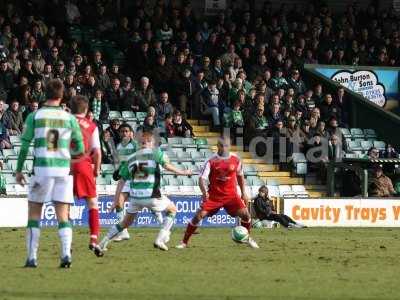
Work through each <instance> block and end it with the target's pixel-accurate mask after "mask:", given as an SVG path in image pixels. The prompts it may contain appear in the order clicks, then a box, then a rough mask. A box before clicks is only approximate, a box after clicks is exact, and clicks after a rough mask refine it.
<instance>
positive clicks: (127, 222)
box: [94, 212, 137, 257]
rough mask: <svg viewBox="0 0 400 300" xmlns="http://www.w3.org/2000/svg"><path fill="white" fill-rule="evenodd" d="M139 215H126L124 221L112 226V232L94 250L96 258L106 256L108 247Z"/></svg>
mask: <svg viewBox="0 0 400 300" xmlns="http://www.w3.org/2000/svg"><path fill="white" fill-rule="evenodd" d="M136 215H137V213H134V214H131V213H128V212H127V213H126V215H125V217H124V219H123V220H122V221H121V222H120V223H118V224H116V225H114V226H112V227H111V228H110V230H109V231H108V232H107V235H106V236H105V237H104V238H103V240H102V241H101V242H100V244H99V247H96V248H95V249H94V254H96V256H98V257H101V256H103V255H104V249H106V248H107V245H108V244H109V243H110V242H111V241H112V240H113V239H114V238H115V237H117V236H118V234H120V233H121V232H122V231H123V230H124V229H126V228H128V227H129V226H130V225H131V224H132V223H133V222H134V221H135V218H136Z"/></svg>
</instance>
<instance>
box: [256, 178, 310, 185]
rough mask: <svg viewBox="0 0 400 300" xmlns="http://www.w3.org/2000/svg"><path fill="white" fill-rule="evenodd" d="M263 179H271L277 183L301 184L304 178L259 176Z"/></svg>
mask: <svg viewBox="0 0 400 300" xmlns="http://www.w3.org/2000/svg"><path fill="white" fill-rule="evenodd" d="M260 178H262V179H263V180H267V179H273V180H276V181H277V182H278V184H285V185H286V184H287V185H291V184H303V182H304V180H303V178H301V177H270V176H261V177H260Z"/></svg>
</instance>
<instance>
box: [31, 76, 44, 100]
mask: <svg viewBox="0 0 400 300" xmlns="http://www.w3.org/2000/svg"><path fill="white" fill-rule="evenodd" d="M31 99H32V100H35V101H36V102H38V103H42V102H44V101H46V93H45V91H44V90H43V86H42V81H41V80H38V79H37V80H36V81H35V83H34V84H33V90H32V92H31Z"/></svg>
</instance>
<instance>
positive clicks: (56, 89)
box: [46, 78, 64, 99]
mask: <svg viewBox="0 0 400 300" xmlns="http://www.w3.org/2000/svg"><path fill="white" fill-rule="evenodd" d="M46 95H47V98H48V99H62V97H63V95H64V84H63V82H62V81H61V79H58V78H56V79H52V80H50V81H49V83H48V84H47V86H46Z"/></svg>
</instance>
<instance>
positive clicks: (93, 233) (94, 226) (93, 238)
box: [86, 197, 100, 250]
mask: <svg viewBox="0 0 400 300" xmlns="http://www.w3.org/2000/svg"><path fill="white" fill-rule="evenodd" d="M86 203H87V206H88V210H89V230H90V241H89V249H90V250H94V248H95V246H96V245H97V239H98V238H99V233H100V222H99V205H98V202H97V197H95V198H86Z"/></svg>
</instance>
